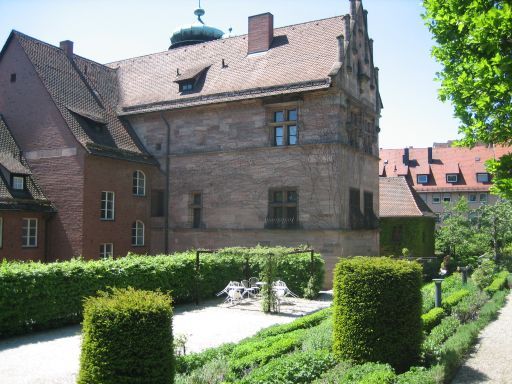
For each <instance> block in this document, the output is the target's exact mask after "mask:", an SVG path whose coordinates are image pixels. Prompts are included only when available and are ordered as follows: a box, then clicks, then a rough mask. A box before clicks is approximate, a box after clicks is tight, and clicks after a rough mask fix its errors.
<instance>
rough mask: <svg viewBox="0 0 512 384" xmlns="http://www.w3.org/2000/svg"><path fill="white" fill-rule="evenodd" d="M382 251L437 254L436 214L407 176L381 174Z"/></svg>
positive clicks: (396, 253)
mask: <svg viewBox="0 0 512 384" xmlns="http://www.w3.org/2000/svg"><path fill="white" fill-rule="evenodd" d="M379 186H380V191H379V200H380V204H379V205H380V253H381V255H394V256H402V250H403V249H404V248H407V249H408V250H409V251H410V256H412V257H432V256H434V247H435V244H434V231H435V215H434V213H433V212H432V211H431V210H430V208H429V207H428V206H427V204H426V203H425V202H424V201H423V200H422V199H421V198H420V196H419V195H418V193H417V192H416V191H415V190H414V188H412V186H411V185H410V183H409V182H408V181H407V179H406V178H405V177H403V176H390V177H381V178H379Z"/></svg>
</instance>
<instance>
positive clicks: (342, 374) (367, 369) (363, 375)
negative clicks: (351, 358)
mask: <svg viewBox="0 0 512 384" xmlns="http://www.w3.org/2000/svg"><path fill="white" fill-rule="evenodd" d="M394 377H395V374H394V372H393V368H391V367H390V366H389V365H388V364H379V363H365V364H362V365H354V366H351V365H350V364H348V363H347V362H341V363H340V364H339V365H337V366H336V367H335V368H334V369H332V370H331V371H329V372H327V373H326V374H324V375H322V377H321V378H320V379H318V380H316V381H314V383H315V384H353V383H366V384H370V383H372V384H387V383H392V382H393V381H392V380H393V378H394Z"/></svg>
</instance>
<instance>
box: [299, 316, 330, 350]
mask: <svg viewBox="0 0 512 384" xmlns="http://www.w3.org/2000/svg"><path fill="white" fill-rule="evenodd" d="M302 350H303V351H321V350H325V351H329V352H332V317H331V318H329V319H327V320H325V321H324V322H322V323H320V325H317V326H316V327H314V328H311V329H310V330H309V332H308V333H307V334H306V336H305V337H304V340H303V341H302Z"/></svg>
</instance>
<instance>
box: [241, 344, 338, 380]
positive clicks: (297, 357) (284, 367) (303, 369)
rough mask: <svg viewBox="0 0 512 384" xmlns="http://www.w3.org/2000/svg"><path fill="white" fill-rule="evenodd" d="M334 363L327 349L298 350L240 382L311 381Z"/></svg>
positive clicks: (272, 362) (254, 371)
mask: <svg viewBox="0 0 512 384" xmlns="http://www.w3.org/2000/svg"><path fill="white" fill-rule="evenodd" d="M334 365H335V362H334V359H333V357H332V355H331V354H330V353H329V352H327V351H308V352H297V353H293V354H291V355H288V356H285V357H282V358H280V359H278V360H273V361H271V362H270V363H268V364H267V365H265V366H263V367H260V368H257V369H255V370H253V371H252V372H251V373H250V374H249V375H247V376H246V377H244V378H243V379H242V380H241V381H240V383H241V384H256V383H275V384H295V383H311V382H312V381H313V380H314V379H316V378H317V377H319V376H320V375H321V374H322V373H323V372H325V371H326V370H328V369H330V368H332V367H333V366H334Z"/></svg>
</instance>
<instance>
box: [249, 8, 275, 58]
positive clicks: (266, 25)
mask: <svg viewBox="0 0 512 384" xmlns="http://www.w3.org/2000/svg"><path fill="white" fill-rule="evenodd" d="M273 37H274V16H273V15H272V14H271V13H263V14H261V15H255V16H251V17H249V35H248V50H247V52H248V53H256V52H263V51H268V49H269V48H270V45H271V44H272V39H273Z"/></svg>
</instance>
